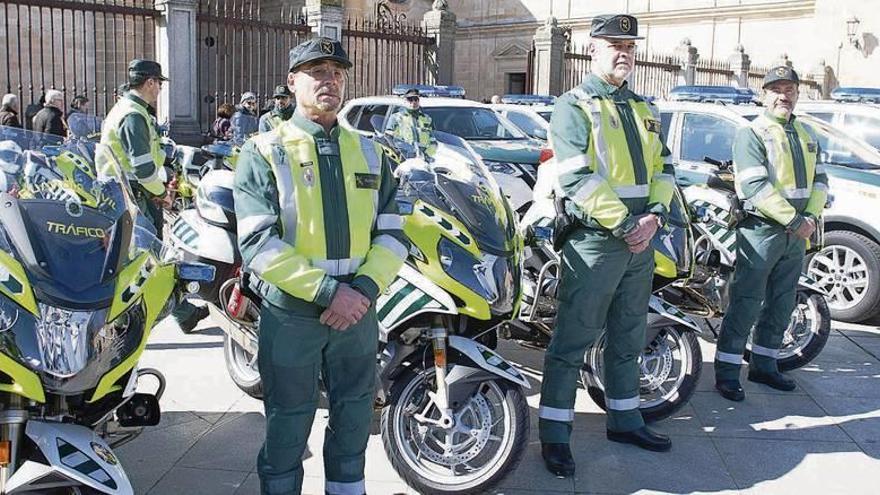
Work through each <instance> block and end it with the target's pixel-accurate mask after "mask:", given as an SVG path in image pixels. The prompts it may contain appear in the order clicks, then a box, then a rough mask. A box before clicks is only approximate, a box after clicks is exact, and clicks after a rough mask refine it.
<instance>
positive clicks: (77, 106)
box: [67, 95, 89, 118]
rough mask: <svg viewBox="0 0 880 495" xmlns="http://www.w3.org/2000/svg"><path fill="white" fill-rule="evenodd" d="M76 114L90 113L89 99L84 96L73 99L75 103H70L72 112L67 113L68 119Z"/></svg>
mask: <svg viewBox="0 0 880 495" xmlns="http://www.w3.org/2000/svg"><path fill="white" fill-rule="evenodd" d="M75 113H89V99H88V98H86V97H85V96H83V95H76V96H74V97H73V101H72V102H70V110H68V112H67V117H68V118H70V116H71V115H73V114H75Z"/></svg>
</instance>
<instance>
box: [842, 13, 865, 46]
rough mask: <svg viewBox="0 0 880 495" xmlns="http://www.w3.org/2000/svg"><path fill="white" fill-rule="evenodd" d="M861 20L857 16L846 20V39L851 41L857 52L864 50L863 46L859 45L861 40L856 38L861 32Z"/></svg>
mask: <svg viewBox="0 0 880 495" xmlns="http://www.w3.org/2000/svg"><path fill="white" fill-rule="evenodd" d="M860 22H861V21H859V18H858V17H856V16H852V17H850V18H849V19H847V20H846V37H847V39H849V44H850V45H852V46H854V47H855V48H856V50H861V49H862V44H861V43H859V39H858V38H857V37H856V33H857V32H858V30H859V23H860Z"/></svg>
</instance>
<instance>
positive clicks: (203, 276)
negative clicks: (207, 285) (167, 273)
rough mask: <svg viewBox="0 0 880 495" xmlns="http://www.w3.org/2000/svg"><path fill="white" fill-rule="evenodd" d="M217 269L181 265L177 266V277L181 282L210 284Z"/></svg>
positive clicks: (197, 265)
mask: <svg viewBox="0 0 880 495" xmlns="http://www.w3.org/2000/svg"><path fill="white" fill-rule="evenodd" d="M216 272H217V269H216V268H214V267H213V266H211V265H203V264H196V263H181V264H179V265H177V275H178V276H179V277H180V278H181V279H182V280H190V281H194V282H211V281H213V280H214V275H215V274H216Z"/></svg>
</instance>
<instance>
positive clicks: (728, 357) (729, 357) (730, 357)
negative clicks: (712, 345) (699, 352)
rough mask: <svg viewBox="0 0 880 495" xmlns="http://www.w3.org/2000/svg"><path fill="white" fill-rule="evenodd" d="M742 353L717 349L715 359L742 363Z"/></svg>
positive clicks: (737, 363) (723, 361) (730, 362)
mask: <svg viewBox="0 0 880 495" xmlns="http://www.w3.org/2000/svg"><path fill="white" fill-rule="evenodd" d="M742 359H743V357H742V354H730V353H729V352H721V351H715V360H716V361H721V362H722V363H729V364H736V365H739V364H742Z"/></svg>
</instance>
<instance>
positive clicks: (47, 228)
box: [13, 199, 124, 309]
mask: <svg viewBox="0 0 880 495" xmlns="http://www.w3.org/2000/svg"><path fill="white" fill-rule="evenodd" d="M18 205H19V211H20V213H21V219H22V223H23V224H24V227H25V231H26V235H27V239H19V240H18V242H16V240H13V244H14V245H20V246H21V245H25V243H27V244H29V245H30V248H31V250H32V251H33V255H34V261H35V262H36V266H33V264H30V265H28V264H26V265H25V266H26V269H27V270H28V278H29V279H30V281H31V284H32V285H33V287H34V290H35V292H36V295H37V298H38V299H39V300H41V301H43V302H46V303H48V304H52V305H56V306H60V307H65V308H69V309H94V308H97V307H105V306H109V305H110V302H111V301H112V299H113V293H114V286H115V276H114V273H115V269H116V267H117V260H118V258H119V256H120V253H121V252H122V251H123V250H122V249H120V245H121V243H120V242H119V240H120V237H121V236H120V235H117V234H118V233H117V231H119V230H124V229H121V228H120V227H119V225H121V222H117V221H116V220H115V219H114V218H113V217H112V216H108V215H106V214H104V213H102V212H100V211H98V210H96V209H93V208H90V207H87V206H82V205H81V204H79V203H73V202H71V203H62V202H59V201H54V200H42V199H34V200H26V201H19V203H18Z"/></svg>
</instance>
